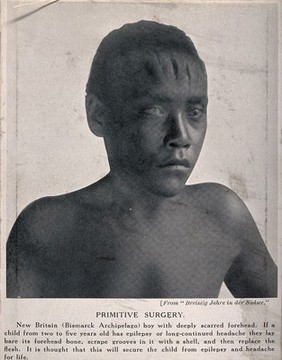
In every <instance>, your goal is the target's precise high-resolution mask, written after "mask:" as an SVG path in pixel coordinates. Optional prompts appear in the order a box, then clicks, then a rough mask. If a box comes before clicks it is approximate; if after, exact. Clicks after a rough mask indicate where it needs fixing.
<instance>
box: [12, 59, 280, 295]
mask: <svg viewBox="0 0 282 360" xmlns="http://www.w3.org/2000/svg"><path fill="white" fill-rule="evenodd" d="M131 57H132V59H131V60H132V67H138V66H139V67H140V71H136V72H135V71H134V72H133V73H134V74H135V75H134V76H133V77H132V76H130V77H128V78H126V76H127V75H126V74H125V75H124V76H125V81H124V83H123V85H120V87H119V85H117V86H116V87H117V88H118V89H115V92H114V93H112V94H111V96H112V99H113V103H112V107H111V109H108V108H105V107H103V105H102V104H101V103H100V102H99V101H98V100H97V99H96V98H95V97H94V96H91V95H90V96H88V99H87V111H88V121H89V126H90V128H91V130H92V131H93V132H94V133H95V134H96V135H98V136H102V137H103V138H104V140H105V145H106V149H107V153H108V157H109V164H110V169H111V170H110V173H109V174H108V175H107V176H106V177H105V178H103V179H101V180H100V181H98V182H97V183H95V184H93V185H90V186H89V187H87V188H84V189H81V190H78V191H76V192H73V193H70V194H67V195H62V196H58V197H49V198H43V199H40V200H38V201H36V202H34V203H33V204H31V205H30V206H28V207H27V208H26V209H25V210H24V211H23V212H22V214H21V215H20V216H19V218H18V220H17V222H16V224H15V225H14V228H13V229H12V232H11V234H10V237H9V241H8V246H7V255H8V257H7V259H8V282H7V295H8V297H17V296H21V297H94V298H95V297H102V298H164V297H166V298H170V297H171V298H173V297H176V298H203V297H204V298H212V297H217V296H218V293H219V290H220V287H221V285H222V283H223V281H225V283H226V285H227V286H228V288H229V289H230V291H231V292H232V294H233V295H234V296H235V297H273V296H276V279H277V274H276V271H277V269H276V266H275V264H274V262H273V260H272V259H271V257H270V255H269V253H268V251H267V249H266V247H265V245H264V242H263V240H262V239H261V236H260V234H259V232H258V230H257V227H256V225H255V223H254V220H253V219H252V216H251V215H250V213H249V211H248V209H247V208H246V206H245V205H244V203H243V202H242V201H241V200H240V199H239V198H238V196H237V195H236V194H234V193H233V192H232V191H231V190H229V189H228V188H226V187H224V186H222V185H219V184H212V183H207V184H198V185H190V186H186V185H185V183H186V181H187V179H188V178H189V176H190V174H191V172H192V170H193V168H194V166H195V163H196V161H197V159H198V156H199V154H200V151H201V147H202V144H203V141H204V137H205V132H206V112H207V111H206V110H207V84H206V75H205V71H204V69H203V67H202V65H201V64H199V62H197V61H196V60H195V59H193V58H189V57H188V58H187V57H184V55H182V54H177V55H175V56H174V55H173V56H172V55H171V54H168V53H165V52H164V53H161V54H157V57H158V59H157V61H158V63H159V64H161V65H162V66H159V67H157V66H156V67H155V73H154V74H152V72H150V74H148V67H147V66H144V64H142V63H141V62H140V61H139V60H138V59H139V57H138V54H133V55H131ZM154 57H155V55H152V59H151V60H150V61H151V62H153V63H154V61H155V60H154ZM129 60H130V59H129ZM138 61H139V62H138ZM175 64H176V65H175ZM127 66H128V64H127ZM187 67H188V71H187ZM146 72H147V73H146ZM131 74H132V72H131ZM144 79H145V80H144ZM124 84H126V89H125V88H122V86H125V85H124ZM117 90H119V91H117ZM133 94H134V96H133ZM97 109H98V110H99V111H98V110H97Z"/></svg>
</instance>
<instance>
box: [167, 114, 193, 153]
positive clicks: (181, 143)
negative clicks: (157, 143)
mask: <svg viewBox="0 0 282 360" xmlns="http://www.w3.org/2000/svg"><path fill="white" fill-rule="evenodd" d="M164 142H165V144H166V145H167V146H168V147H170V148H189V146H190V145H191V138H190V133H189V124H188V121H187V119H186V117H185V116H184V114H183V113H182V112H177V113H176V114H174V115H172V116H171V117H170V128H169V131H168V134H167V135H166V137H165V139H164Z"/></svg>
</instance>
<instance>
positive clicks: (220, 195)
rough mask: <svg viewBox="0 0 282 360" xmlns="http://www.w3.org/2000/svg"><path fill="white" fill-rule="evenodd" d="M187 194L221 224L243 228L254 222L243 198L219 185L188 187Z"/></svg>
mask: <svg viewBox="0 0 282 360" xmlns="http://www.w3.org/2000/svg"><path fill="white" fill-rule="evenodd" d="M187 192H188V193H191V195H192V196H193V197H194V198H195V201H197V206H198V207H201V208H202V209H204V210H205V211H206V212H207V213H208V214H210V215H211V216H213V217H215V218H217V219H218V221H221V222H225V223H226V222H227V223H228V224H230V226H231V225H232V226H236V225H239V226H241V225H242V224H243V223H245V222H246V221H252V216H251V214H250V212H249V210H248V208H247V206H246V205H245V203H244V202H243V201H242V200H241V198H240V197H239V196H238V195H237V194H236V193H235V192H234V191H233V190H231V189H230V188H228V187H227V186H224V185H222V184H218V183H202V184H196V185H190V186H187Z"/></svg>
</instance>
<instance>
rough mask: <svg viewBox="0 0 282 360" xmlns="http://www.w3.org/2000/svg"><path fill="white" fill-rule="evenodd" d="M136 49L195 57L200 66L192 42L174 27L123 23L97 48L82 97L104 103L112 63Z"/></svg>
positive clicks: (142, 22)
mask: <svg viewBox="0 0 282 360" xmlns="http://www.w3.org/2000/svg"><path fill="white" fill-rule="evenodd" d="M140 50H141V51H142V50H146V51H148V50H149V51H150V50H152V51H154V52H161V51H165V50H173V51H176V52H180V53H184V54H187V55H188V56H190V57H193V58H196V60H198V61H199V62H200V63H202V64H203V67H204V63H203V61H202V60H201V59H200V57H199V55H198V52H197V50H196V48H195V45H194V44H193V42H192V40H191V39H190V38H189V37H188V36H187V35H186V34H185V33H184V32H183V31H182V30H180V29H178V28H177V27H175V26H170V25H165V24H160V23H157V22H154V21H145V20H142V21H139V22H136V23H130V24H125V25H124V26H122V27H121V28H119V29H117V30H113V31H112V32H110V33H109V34H108V35H107V36H106V37H105V38H104V39H103V40H102V42H101V44H100V46H99V47H98V49H97V52H96V55H95V56H94V59H93V62H92V66H91V70H90V75H89V79H88V82H87V85H86V95H88V94H93V95H95V96H96V97H97V98H98V99H99V100H100V101H102V102H105V101H107V97H108V92H109V89H110V87H111V80H112V79H111V75H110V74H111V73H112V72H113V71H114V69H113V66H114V63H115V60H116V59H117V58H119V57H121V56H122V57H126V56H127V55H128V54H129V53H130V52H133V51H140Z"/></svg>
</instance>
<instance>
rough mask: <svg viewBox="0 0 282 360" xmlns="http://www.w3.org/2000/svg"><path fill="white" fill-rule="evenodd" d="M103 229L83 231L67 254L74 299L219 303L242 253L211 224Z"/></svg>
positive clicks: (198, 221) (93, 227)
mask: <svg viewBox="0 0 282 360" xmlns="http://www.w3.org/2000/svg"><path fill="white" fill-rule="evenodd" d="M98 225H99V226H97V224H96V223H95V224H93V223H92V224H91V223H87V225H84V227H83V228H81V229H80V230H79V232H77V235H76V236H77V237H78V238H79V241H77V242H76V243H75V242H74V241H73V242H72V244H73V245H72V246H71V247H70V248H69V249H68V251H67V252H66V255H65V256H67V257H68V259H70V258H71V259H72V261H71V262H70V261H69V260H68V261H69V268H68V269H66V274H67V275H66V276H65V279H66V280H65V282H66V283H67V285H65V286H66V287H67V288H68V289H69V292H70V296H73V297H75V296H79V297H105V298H107V297H110V298H111V297H114V298H164V297H167V298H173V297H174V298H201V297H217V296H218V292H219V290H220V287H221V285H222V282H223V280H224V276H225V274H226V272H227V270H228V268H229V267H230V265H231V263H232V261H233V259H234V258H235V257H236V256H237V254H238V252H239V247H238V245H236V244H237V242H236V241H235V239H233V238H232V237H230V235H228V234H226V232H225V231H224V229H223V228H221V227H220V226H218V224H216V223H214V222H213V221H210V220H208V219H206V221H203V219H187V218H186V219H181V218H180V219H178V220H177V221H173V222H166V223H159V222H155V223H153V222H150V223H148V224H145V226H144V224H142V226H140V225H138V224H136V223H134V221H127V222H125V223H117V222H111V221H108V222H107V221H103V220H101V221H100V223H99V224H98ZM61 284H64V281H63V282H61ZM63 286H64V285H63Z"/></svg>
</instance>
